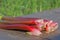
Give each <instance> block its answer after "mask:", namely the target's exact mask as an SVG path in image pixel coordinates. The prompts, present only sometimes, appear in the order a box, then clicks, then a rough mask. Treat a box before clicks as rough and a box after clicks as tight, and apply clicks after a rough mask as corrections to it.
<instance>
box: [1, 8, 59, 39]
mask: <svg viewBox="0 0 60 40" xmlns="http://www.w3.org/2000/svg"><path fill="white" fill-rule="evenodd" d="M23 17H32V18H34V17H36V18H43V19H50V20H54V21H56V22H58V23H59V28H58V29H57V30H56V31H55V32H52V33H50V34H42V35H40V36H39V37H36V36H29V35H26V34H25V33H24V32H21V31H12V30H2V29H0V40H60V8H58V9H54V10H48V11H43V12H39V13H35V14H31V15H26V16H23Z"/></svg>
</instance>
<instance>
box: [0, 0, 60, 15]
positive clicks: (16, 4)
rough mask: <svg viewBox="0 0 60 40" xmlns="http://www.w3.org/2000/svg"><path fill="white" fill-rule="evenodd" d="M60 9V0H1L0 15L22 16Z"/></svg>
mask: <svg viewBox="0 0 60 40" xmlns="http://www.w3.org/2000/svg"><path fill="white" fill-rule="evenodd" d="M58 7H60V0H0V15H3V16H22V15H27V14H32V13H34V12H40V11H43V10H49V9H52V8H58Z"/></svg>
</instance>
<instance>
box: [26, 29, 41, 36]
mask: <svg viewBox="0 0 60 40" xmlns="http://www.w3.org/2000/svg"><path fill="white" fill-rule="evenodd" d="M26 33H27V34H29V35H34V36H39V35H40V34H42V33H41V32H40V31H39V30H37V29H35V30H33V31H31V32H26Z"/></svg>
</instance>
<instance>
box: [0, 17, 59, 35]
mask: <svg viewBox="0 0 60 40" xmlns="http://www.w3.org/2000/svg"><path fill="white" fill-rule="evenodd" d="M57 28H58V23H57V22H54V21H53V20H48V19H41V18H24V17H7V16H1V18H0V29H16V30H24V31H27V32H26V33H27V34H29V35H35V36H39V35H41V34H42V33H43V32H44V33H50V32H53V31H55V30H56V29H57Z"/></svg>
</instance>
